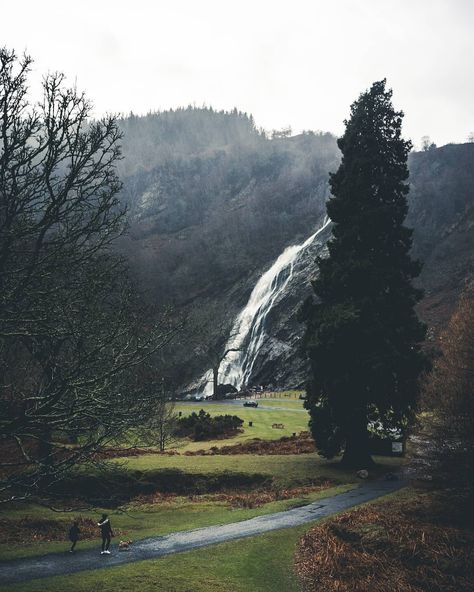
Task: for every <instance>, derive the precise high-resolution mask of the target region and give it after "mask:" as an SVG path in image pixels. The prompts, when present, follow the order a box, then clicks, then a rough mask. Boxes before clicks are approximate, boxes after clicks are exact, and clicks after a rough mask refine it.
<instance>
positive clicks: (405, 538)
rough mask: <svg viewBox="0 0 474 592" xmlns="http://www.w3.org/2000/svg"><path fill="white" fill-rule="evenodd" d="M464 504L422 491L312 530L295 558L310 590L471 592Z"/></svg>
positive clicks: (472, 564)
mask: <svg viewBox="0 0 474 592" xmlns="http://www.w3.org/2000/svg"><path fill="white" fill-rule="evenodd" d="M453 504H454V506H453ZM461 508H462V505H460V504H458V503H457V502H456V501H455V500H454V501H453V500H452V499H450V498H449V497H439V496H434V495H433V494H426V493H425V494H421V493H419V494H417V495H416V496H415V497H414V498H412V499H408V500H407V499H405V500H403V499H402V500H399V501H390V502H383V503H378V504H374V505H370V506H366V507H363V508H360V509H357V510H353V511H351V512H347V513H345V514H342V515H341V516H339V517H337V518H335V519H333V520H331V521H329V522H326V523H324V524H322V525H321V526H317V527H315V528H313V529H311V530H310V531H309V532H308V533H307V534H306V535H305V536H304V537H303V538H302V539H301V541H300V544H299V547H298V550H297V554H296V561H295V563H296V571H297V573H298V576H299V577H300V580H301V583H302V586H303V590H304V592H422V591H423V592H428V591H429V592H468V591H470V592H472V591H473V590H474V556H473V546H474V532H473V529H472V524H471V525H470V524H469V520H467V519H466V518H467V517H466V515H465V514H464V513H463V512H462V511H461ZM463 516H464V520H463Z"/></svg>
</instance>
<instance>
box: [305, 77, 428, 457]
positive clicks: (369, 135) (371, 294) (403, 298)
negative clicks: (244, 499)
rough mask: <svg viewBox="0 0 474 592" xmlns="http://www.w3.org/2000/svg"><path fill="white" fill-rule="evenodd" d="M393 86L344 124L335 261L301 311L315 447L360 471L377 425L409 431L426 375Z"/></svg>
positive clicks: (321, 263) (378, 87)
mask: <svg viewBox="0 0 474 592" xmlns="http://www.w3.org/2000/svg"><path fill="white" fill-rule="evenodd" d="M385 83H386V81H385V80H382V81H379V82H375V83H374V84H373V85H372V87H371V88H370V90H368V91H366V92H365V93H363V94H361V95H360V97H359V99H358V100H357V101H355V102H354V103H353V104H352V106H351V116H350V119H349V120H347V121H345V122H344V123H345V125H346V129H345V133H344V135H343V136H342V137H341V138H340V139H339V140H338V145H339V148H340V149H341V151H342V161H341V164H340V166H339V169H338V170H337V172H336V173H334V174H331V176H330V186H331V190H332V197H331V199H330V200H329V201H328V203H327V212H328V215H329V217H330V218H331V220H332V221H333V226H332V237H331V240H330V241H329V243H328V249H329V255H328V257H327V258H318V259H317V265H318V267H319V276H318V277H317V279H316V280H315V281H314V282H313V290H314V293H315V295H316V296H317V298H316V300H314V299H313V298H310V299H309V300H308V301H307V302H306V303H305V305H304V306H303V309H302V318H303V320H304V321H305V322H306V335H305V348H306V352H307V354H308V357H309V359H310V363H311V373H312V378H311V380H310V382H309V385H308V398H307V401H306V406H307V408H308V410H309V412H310V416H311V420H310V426H311V431H312V434H313V437H314V439H315V442H316V447H317V449H318V451H319V452H320V454H322V455H323V456H325V457H327V458H331V457H333V456H335V455H337V454H339V453H340V452H341V451H342V450H344V455H343V462H344V463H345V464H347V465H348V466H352V467H357V468H362V467H367V466H369V465H371V464H372V459H371V457H370V451H369V437H368V424H369V422H371V421H376V422H378V424H379V425H382V426H383V427H384V429H386V430H389V429H391V428H403V427H405V426H406V424H407V422H408V421H409V419H410V417H411V415H412V413H413V410H414V406H415V403H416V396H417V390H418V376H419V374H420V372H421V370H422V369H423V367H424V357H423V354H422V352H421V351H420V342H421V341H422V340H423V339H424V335H425V327H424V325H423V324H422V323H421V322H420V321H419V320H418V318H417V316H416V313H415V311H414V306H415V304H416V303H417V302H418V301H419V299H420V298H421V292H420V290H418V289H416V288H415V287H413V285H412V279H413V278H415V277H416V276H418V275H419V273H420V269H421V266H420V264H419V263H418V262H417V261H414V260H413V259H412V258H411V257H410V255H409V251H410V248H411V244H412V231H411V230H410V229H408V228H406V227H405V226H403V222H404V219H405V217H406V214H407V210H408V205H407V194H408V185H407V184H406V181H407V179H408V167H407V156H408V153H409V151H410V148H411V143H410V142H409V141H405V140H403V138H402V136H401V126H402V119H403V113H402V112H401V111H395V110H394V108H393V106H392V102H391V97H392V91H391V90H387V89H386V88H385Z"/></svg>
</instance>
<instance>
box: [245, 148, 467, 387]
mask: <svg viewBox="0 0 474 592" xmlns="http://www.w3.org/2000/svg"><path fill="white" fill-rule="evenodd" d="M410 171H411V176H410V186H411V187H410V198H409V203H410V210H409V214H408V216H407V225H408V226H409V227H412V228H413V229H414V237H413V238H414V246H413V253H414V256H415V257H417V258H419V259H420V260H421V261H422V262H423V270H422V273H421V276H420V278H419V280H418V282H419V285H420V286H421V287H422V288H423V289H424V292H425V297H424V299H423V300H422V302H421V303H420V304H419V311H418V312H419V314H420V316H421V318H423V320H424V321H425V322H426V323H427V324H428V329H429V332H428V339H430V340H435V339H436V338H437V336H438V335H439V332H440V330H441V329H442V328H443V327H444V326H445V324H446V322H447V320H448V318H449V316H450V314H451V312H452V309H453V307H454V304H455V302H456V300H457V298H458V297H459V294H460V293H461V291H462V290H463V288H464V286H465V285H466V284H467V282H469V281H470V280H471V279H472V278H474V144H465V145H448V146H445V147H443V148H439V149H434V150H430V151H428V152H422V153H415V154H412V155H411V157H410ZM329 236H330V229H328V230H327V231H326V232H325V236H323V237H321V240H320V241H315V243H314V244H313V245H311V247H310V248H308V250H307V251H306V252H305V253H304V254H303V256H302V257H301V260H300V261H299V262H298V268H297V270H295V274H294V277H293V279H292V281H291V282H290V284H289V285H288V288H287V290H286V293H285V294H284V295H283V296H282V298H280V300H279V301H278V302H277V303H276V305H275V308H274V310H273V312H272V314H271V315H269V316H268V323H267V328H266V330H267V333H268V335H269V338H268V339H267V340H266V342H265V345H264V347H262V350H261V354H260V356H259V359H258V363H257V364H256V371H255V372H254V375H253V377H252V378H253V382H254V383H255V384H268V385H269V386H272V387H287V388H297V387H301V386H303V385H304V383H305V380H306V377H307V376H308V367H307V363H306V361H305V359H304V355H302V352H301V350H300V343H301V337H302V334H303V327H302V326H301V325H300V324H299V323H298V321H297V312H298V309H299V307H300V306H301V303H302V302H303V301H304V299H305V298H306V297H307V296H309V295H310V294H311V293H312V290H311V284H310V281H311V277H313V276H314V274H316V273H317V269H316V266H315V263H314V261H315V258H316V256H317V255H323V256H324V252H325V248H324V239H326V240H327V238H329Z"/></svg>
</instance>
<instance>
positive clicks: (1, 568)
mask: <svg viewBox="0 0 474 592" xmlns="http://www.w3.org/2000/svg"><path fill="white" fill-rule="evenodd" d="M405 485H406V483H405V482H403V481H372V482H366V483H363V484H362V485H361V486H360V487H358V488H356V489H353V490H350V491H347V492H345V493H340V494H339V495H335V496H332V497H327V498H323V499H320V500H318V501H316V502H313V503H311V504H308V505H306V506H301V507H298V508H294V509H292V510H286V511H283V512H277V513H275V514H266V515H264V516H257V517H256V518H252V519H250V520H243V521H241V522H234V523H232V524H225V525H221V526H207V527H205V528H198V529H196V530H189V531H182V532H174V533H172V534H169V535H166V536H159V537H151V538H147V539H142V540H140V541H137V542H135V543H134V544H133V545H132V547H131V550H130V551H127V552H125V551H124V552H118V551H117V550H116V549H112V554H111V555H100V553H99V548H97V550H91V549H88V550H84V551H77V552H76V553H74V554H70V553H62V554H60V553H51V554H48V555H42V556H38V557H29V558H25V559H16V560H13V561H5V562H0V584H13V583H18V582H25V581H28V580H32V579H36V578H45V577H51V576H56V575H65V574H70V573H75V572H79V571H84V570H91V569H101V568H104V567H113V566H115V565H123V564H125V563H131V562H132V561H142V560H144V559H156V558H157V557H162V556H164V555H171V554H173V553H180V552H182V551H189V550H192V549H198V548H200V547H207V546H208V545H214V544H217V543H223V542H225V541H233V540H236V539H241V538H244V537H250V536H255V535H258V534H262V533H265V532H269V531H271V530H277V529H280V528H290V527H292V526H299V525H300V524H306V523H308V522H313V521H314V520H318V519H320V518H324V517H326V516H331V515H332V514H336V513H337V512H340V511H341V510H346V509H348V508H352V507H353V506H357V505H358V504H362V503H364V502H367V501H370V500H373V499H375V498H377V497H380V496H382V495H385V494H387V493H390V492H392V491H396V490H397V489H400V488H401V487H404V486H405ZM65 546H66V543H65Z"/></svg>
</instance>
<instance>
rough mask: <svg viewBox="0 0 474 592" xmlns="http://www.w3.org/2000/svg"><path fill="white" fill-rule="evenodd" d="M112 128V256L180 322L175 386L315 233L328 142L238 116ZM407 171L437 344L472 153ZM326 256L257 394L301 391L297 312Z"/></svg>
mask: <svg viewBox="0 0 474 592" xmlns="http://www.w3.org/2000/svg"><path fill="white" fill-rule="evenodd" d="M121 126H122V128H123V130H124V133H125V137H124V145H123V152H124V160H123V161H122V162H121V165H120V169H121V170H120V172H121V176H122V179H123V181H124V188H123V192H122V199H123V201H125V202H126V203H127V204H128V207H129V220H130V232H129V235H128V237H127V238H125V239H124V240H123V241H122V244H121V248H122V249H123V250H124V252H125V253H126V254H127V256H128V258H129V260H130V262H131V267H132V269H133V271H134V273H135V274H136V277H137V281H138V282H139V284H140V285H141V286H142V287H143V288H144V289H145V292H146V297H147V299H148V301H149V302H150V303H153V304H154V305H156V306H157V307H158V308H160V307H162V306H166V305H172V306H173V309H174V311H175V314H185V315H186V317H187V319H188V320H187V327H188V328H187V335H186V339H185V340H182V342H181V343H180V344H177V345H176V346H175V347H174V349H173V357H174V362H173V363H174V364H175V370H174V372H175V374H176V376H179V379H176V382H179V381H181V382H182V383H185V382H186V381H188V380H190V379H192V378H195V377H196V376H198V375H200V373H201V372H202V371H203V370H204V369H206V368H208V367H209V362H208V359H207V358H208V356H207V354H206V351H207V350H208V349H212V348H210V345H211V344H215V343H222V342H223V340H224V341H225V338H226V337H227V335H228V331H229V330H230V327H231V324H232V320H233V318H234V317H235V315H236V314H237V313H238V311H239V310H240V309H241V308H242V307H243V306H244V305H245V303H246V301H247V299H248V296H249V294H250V292H251V290H252V288H253V286H254V284H255V282H256V280H257V279H258V277H259V276H260V275H261V273H262V272H263V271H265V270H266V269H268V267H269V266H270V265H271V264H272V262H273V261H274V260H275V258H276V257H277V256H278V255H279V254H280V253H281V252H282V251H283V249H284V248H285V247H286V246H288V245H291V244H294V243H297V242H302V241H303V240H304V239H305V238H307V237H308V236H309V235H310V234H311V233H312V232H314V229H315V228H316V227H317V226H318V225H319V224H320V222H321V220H322V219H323V216H324V212H325V209H324V204H325V200H326V199H327V197H328V184H327V180H328V172H329V171H334V170H335V169H336V168H337V165H338V161H339V152H338V149H337V146H336V142H335V138H334V137H333V136H331V135H330V134H322V133H316V134H315V133H312V132H309V133H305V134H302V135H299V136H293V137H286V136H285V135H284V134H276V135H275V136H274V137H272V138H269V137H268V136H267V135H265V134H264V133H262V132H261V131H259V130H258V129H256V127H255V125H254V122H253V120H252V118H251V117H248V116H247V115H246V114H242V113H240V112H237V111H233V112H232V113H223V112H215V111H213V110H212V109H193V108H188V109H182V110H178V111H174V112H166V113H161V114H151V115H149V116H147V117H143V118H138V117H135V116H131V117H129V118H126V119H123V120H122V121H121ZM409 164H410V171H411V176H410V185H411V191H410V196H409V201H410V213H409V218H408V224H409V225H410V226H413V227H414V229H415V233H414V243H415V244H414V252H415V255H416V256H417V257H419V258H420V259H422V260H423V261H424V264H425V265H424V269H423V273H422V276H421V278H420V282H421V284H422V286H423V288H424V289H425V293H426V297H425V299H424V301H423V302H422V303H421V306H420V313H421V314H422V316H423V318H424V319H425V320H426V321H427V322H428V324H429V325H430V327H431V328H432V331H431V333H433V332H437V331H438V329H439V327H440V326H442V325H443V323H444V322H445V320H446V319H447V317H448V315H449V312H450V311H451V309H452V306H453V304H454V302H455V300H456V298H457V295H458V294H459V292H460V290H461V289H462V286H463V285H464V282H465V281H466V278H467V277H470V276H472V274H473V253H474V248H473V247H474V244H473V240H474V239H473V234H474V233H473V232H472V225H473V223H474V216H473V214H474V212H473V208H474V206H473V199H472V194H473V188H474V167H473V165H474V144H464V145H447V146H444V147H443V148H439V149H432V150H429V151H426V152H421V153H412V155H411V156H410V162H409ZM322 246H323V245H322V244H320V243H317V244H315V245H314V246H313V247H312V248H311V249H309V250H308V253H307V254H306V256H305V257H304V259H303V260H302V261H301V262H300V265H299V269H298V270H297V273H296V274H295V278H294V280H293V281H292V283H291V285H290V286H288V290H287V293H286V294H285V295H284V297H283V298H282V299H281V301H280V302H277V306H276V308H275V310H274V311H273V312H272V314H271V315H270V317H269V319H268V321H269V327H268V334H269V335H271V336H272V338H271V339H269V340H267V341H266V343H265V345H264V348H263V349H262V356H261V359H260V360H259V363H258V364H257V366H256V372H255V376H254V377H253V379H254V381H255V382H256V383H260V382H264V383H266V384H269V383H270V384H273V385H274V386H291V385H295V384H299V383H301V381H302V377H303V376H304V366H303V365H302V364H301V362H300V361H298V359H297V358H296V359H295V357H294V356H295V353H294V352H295V351H296V350H297V343H298V338H299V335H300V332H301V328H300V327H299V325H298V324H297V323H296V320H295V318H294V316H295V315H294V313H295V311H296V310H297V308H298V306H299V303H300V302H301V301H302V299H303V298H304V297H305V295H306V293H307V292H308V290H309V277H310V275H311V274H313V273H314V266H313V264H312V260H313V259H314V256H315V252H316V251H317V250H319V249H321V248H322ZM197 333H199V334H200V335H201V336H202V337H201V339H198V338H196V335H197ZM203 340H204V341H207V342H208V344H206V343H204V344H203V343H202V341H203ZM200 341H201V343H200ZM208 346H209V347H208Z"/></svg>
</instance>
